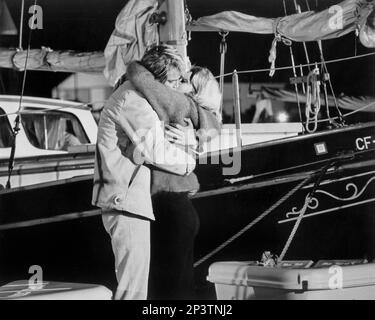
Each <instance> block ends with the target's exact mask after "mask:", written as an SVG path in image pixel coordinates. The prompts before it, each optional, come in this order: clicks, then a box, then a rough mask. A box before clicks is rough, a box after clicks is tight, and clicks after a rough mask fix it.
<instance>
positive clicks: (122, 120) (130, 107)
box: [92, 46, 195, 299]
mask: <svg viewBox="0 0 375 320" xmlns="http://www.w3.org/2000/svg"><path fill="white" fill-rule="evenodd" d="M143 59H146V60H147V61H153V63H154V67H155V70H156V71H157V74H158V77H159V79H160V81H161V82H163V83H165V84H166V85H169V86H174V85H176V83H177V82H179V81H180V78H181V74H182V70H183V63H182V59H181V57H180V56H179V55H178V54H176V52H175V51H174V50H171V49H170V48H168V47H165V46H158V47H154V48H152V49H151V50H149V51H148V52H146V53H145V55H144V57H143ZM142 161H144V163H143V162H142ZM148 165H154V166H157V167H159V168H160V169H163V170H166V171H168V172H171V173H175V174H178V175H188V174H189V173H190V172H192V171H193V170H194V168H195V159H194V157H193V156H192V155H189V154H187V153H185V152H184V151H183V149H180V148H178V147H175V146H174V145H173V144H171V143H169V142H168V141H167V140H166V139H165V138H164V132H163V124H162V123H161V121H160V120H159V118H158V116H157V114H156V113H155V111H154V110H153V109H152V107H151V106H150V104H149V103H148V102H147V100H146V99H145V98H144V97H143V96H142V95H141V94H140V93H139V92H137V91H136V90H135V89H134V87H133V86H132V85H131V84H130V82H129V81H125V82H124V83H122V84H121V85H120V86H119V87H118V88H117V89H116V90H115V92H114V93H113V94H112V95H111V97H110V98H109V99H108V101H107V103H106V104H105V106H104V109H103V111H102V114H101V117H100V121H99V128H98V139H97V148H96V159H95V172H94V188H93V198H92V203H93V204H94V205H96V206H98V207H101V208H102V209H103V215H102V219H103V224H104V227H105V229H106V231H107V232H108V233H109V235H110V236H111V242H112V248H113V252H114V255H115V265H116V277H117V281H118V287H117V290H116V293H115V297H114V298H115V299H146V298H147V286H148V274H149V263H150V221H151V220H154V215H153V211H152V203H151V193H150V168H149V167H148Z"/></svg>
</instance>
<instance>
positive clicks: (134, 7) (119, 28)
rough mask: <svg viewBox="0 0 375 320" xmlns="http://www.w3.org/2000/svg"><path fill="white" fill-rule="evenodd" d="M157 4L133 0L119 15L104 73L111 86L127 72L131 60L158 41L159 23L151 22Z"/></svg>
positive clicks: (137, 57) (106, 56) (151, 0)
mask: <svg viewBox="0 0 375 320" xmlns="http://www.w3.org/2000/svg"><path fill="white" fill-rule="evenodd" d="M157 6H158V1H157V0H129V1H128V3H127V4H126V5H125V7H124V8H123V9H122V10H121V12H120V13H119V15H118V16H117V19H116V24H115V30H114V31H113V32H112V35H111V37H110V39H109V41H108V43H107V46H106V48H105V51H104V55H105V62H106V65H105V69H104V76H105V77H106V78H107V80H108V82H109V84H110V85H112V86H114V85H115V83H116V82H117V80H118V79H119V78H120V77H121V76H122V75H123V74H124V73H125V72H126V66H127V64H128V63H129V62H130V61H132V60H134V59H136V60H139V59H140V58H141V57H142V55H143V53H144V52H145V50H146V48H147V47H148V46H150V45H151V44H153V43H156V42H158V30H157V25H156V24H151V23H150V17H151V15H152V14H153V13H154V12H155V10H156V9H157Z"/></svg>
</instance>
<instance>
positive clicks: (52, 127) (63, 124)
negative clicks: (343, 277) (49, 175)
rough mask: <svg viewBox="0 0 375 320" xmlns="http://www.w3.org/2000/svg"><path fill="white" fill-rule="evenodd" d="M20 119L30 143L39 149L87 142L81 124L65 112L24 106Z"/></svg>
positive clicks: (58, 147) (63, 148) (59, 147)
mask: <svg viewBox="0 0 375 320" xmlns="http://www.w3.org/2000/svg"><path fill="white" fill-rule="evenodd" d="M21 121H22V125H23V127H24V129H25V133H26V136H27V138H28V139H29V141H30V143H31V144H32V145H33V146H34V147H36V148H39V149H46V150H67V149H68V147H70V146H76V145H80V144H85V143H89V140H88V138H87V135H86V133H85V131H84V129H83V127H82V124H81V123H80V122H79V120H78V119H77V117H76V116H74V115H73V114H70V113H67V112H59V111H50V110H47V111H45V110H43V109H37V108H24V112H23V114H22V116H21Z"/></svg>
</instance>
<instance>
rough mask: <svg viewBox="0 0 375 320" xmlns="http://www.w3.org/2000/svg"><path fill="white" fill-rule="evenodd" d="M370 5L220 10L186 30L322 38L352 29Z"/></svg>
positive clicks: (351, 0) (354, 1) (359, 0)
mask: <svg viewBox="0 0 375 320" xmlns="http://www.w3.org/2000/svg"><path fill="white" fill-rule="evenodd" d="M374 6H375V1H374V0H371V1H368V0H346V1H343V2H341V3H339V4H337V5H334V6H331V7H329V8H328V9H326V10H323V11H321V12H314V11H307V12H303V13H298V14H293V15H289V16H285V17H282V18H260V17H254V16H251V15H247V14H244V13H240V12H236V11H223V12H220V13H217V14H214V15H211V16H206V17H201V18H199V19H197V20H196V21H193V22H192V23H191V24H190V25H189V26H187V30H190V31H219V30H225V31H235V32H249V33H259V34H279V35H281V36H283V37H285V38H288V39H290V40H293V41H316V40H326V39H332V38H338V37H341V36H343V35H345V34H347V33H349V32H351V31H354V30H356V29H357V28H358V27H359V26H361V25H363V24H364V22H365V21H366V19H367V17H368V16H369V15H370V13H371V12H373V11H374Z"/></svg>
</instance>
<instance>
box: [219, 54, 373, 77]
mask: <svg viewBox="0 0 375 320" xmlns="http://www.w3.org/2000/svg"><path fill="white" fill-rule="evenodd" d="M373 55H375V52H370V53H364V54H361V55H357V56H349V57H345V58H337V59H332V60H327V61H325V63H326V64H329V63H336V62H342V61H348V60H354V59H360V58H364V57H368V56H373ZM316 64H317V65H322V62H315V63H310V64H307V63H305V64H302V65H301V67H307V66H310V67H314V66H315V65H316ZM290 69H293V66H285V67H276V68H275V70H276V71H277V70H290ZM270 70H271V69H270V68H263V69H250V70H243V71H237V73H242V74H245V73H258V72H269V71H270ZM232 75H233V72H229V73H225V74H223V75H222V76H221V75H219V76H216V77H215V78H220V77H228V76H232Z"/></svg>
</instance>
